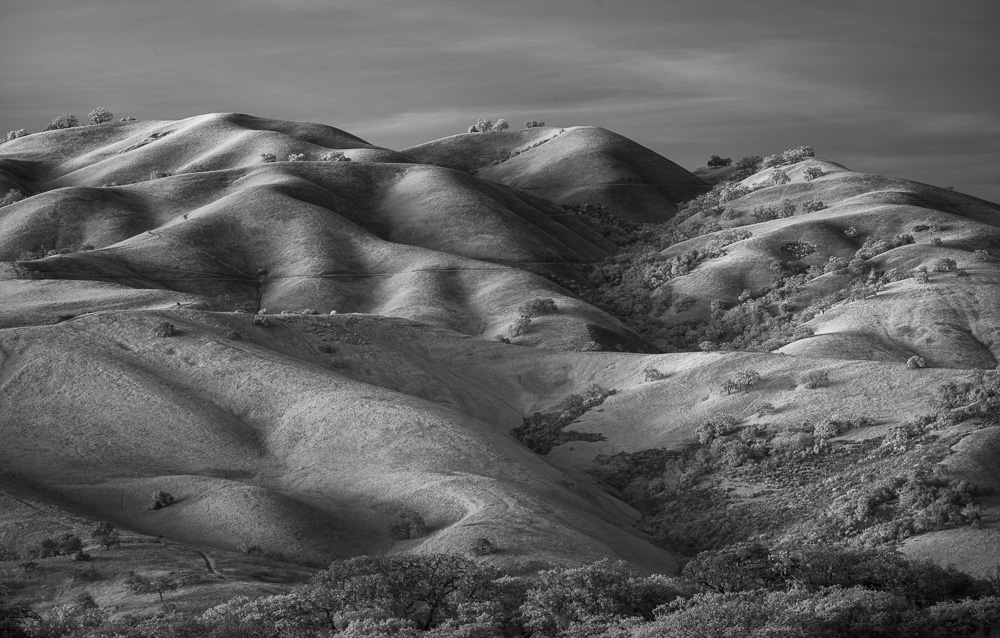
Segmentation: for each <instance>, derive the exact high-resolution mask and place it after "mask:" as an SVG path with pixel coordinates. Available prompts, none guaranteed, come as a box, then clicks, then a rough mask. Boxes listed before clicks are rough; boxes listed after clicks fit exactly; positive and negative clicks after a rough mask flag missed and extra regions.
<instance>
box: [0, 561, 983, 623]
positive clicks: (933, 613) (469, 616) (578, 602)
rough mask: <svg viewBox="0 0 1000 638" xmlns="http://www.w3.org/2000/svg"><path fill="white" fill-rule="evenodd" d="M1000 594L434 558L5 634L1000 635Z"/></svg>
mask: <svg viewBox="0 0 1000 638" xmlns="http://www.w3.org/2000/svg"><path fill="white" fill-rule="evenodd" d="M161 580H162V581H163V582H161ZM127 582H128V583H130V584H129V585H128V587H129V589H130V591H134V592H136V593H151V592H155V593H161V594H162V592H163V591H169V590H171V589H172V588H174V587H175V586H180V583H178V582H177V579H176V578H174V579H170V578H167V579H156V580H150V579H147V578H144V577H142V576H138V575H136V574H134V573H133V574H132V575H130V577H129V579H128V581H127ZM997 595H998V591H997V583H996V581H990V580H979V579H975V578H972V577H970V576H967V575H965V574H961V573H959V572H957V571H955V570H953V569H945V568H941V567H937V566H935V565H933V564H931V563H928V562H917V561H909V560H907V559H905V558H903V557H902V556H900V555H899V554H897V553H895V552H892V551H886V550H862V549H856V550H851V549H844V548H838V547H830V546H790V547H787V548H783V549H781V550H772V549H769V548H767V547H765V546H762V545H759V544H754V543H740V544H737V545H734V546H732V547H729V548H726V549H724V550H719V551H712V552H705V553H703V554H701V555H699V556H698V557H696V558H695V559H694V560H692V561H690V562H689V563H688V564H687V565H686V566H685V567H684V569H683V571H682V573H681V575H680V576H679V577H666V576H662V575H657V574H654V575H650V576H642V575H639V574H638V573H636V572H635V571H634V570H633V569H631V568H630V567H628V566H627V565H625V564H624V563H621V562H617V563H616V562H610V561H601V562H597V563H592V564H589V565H585V566H582V567H557V568H552V569H545V570H542V571H539V572H537V573H534V574H527V575H517V576H512V575H506V574H503V573H501V572H499V571H497V570H495V569H493V568H491V567H489V566H486V565H481V564H477V563H476V562H473V561H472V560H469V559H467V558H464V557H461V556H457V555H451V554H421V555H415V556H393V557H387V556H377V557H376V556H372V557H362V558H354V559H350V560H346V561H337V562H334V563H333V564H332V565H331V566H330V567H329V568H328V569H326V570H324V571H322V572H320V573H318V574H317V575H316V576H315V577H314V578H313V579H312V581H311V582H310V583H309V584H308V585H305V586H302V587H299V588H296V589H294V590H292V591H291V592H289V593H286V594H278V595H272V596H265V597H261V598H256V599H251V598H248V597H245V596H240V597H237V598H234V599H232V600H230V601H229V602H227V603H224V604H222V605H218V606H215V607H212V608H210V609H208V610H207V611H205V612H204V613H201V614H185V613H172V614H157V615H153V616H146V617H142V616H135V615H131V616H129V615H126V616H123V617H119V618H117V619H112V618H110V617H109V615H108V614H107V613H106V612H105V611H104V610H102V609H99V608H98V607H97V605H96V603H94V601H93V598H90V597H81V599H80V600H79V601H78V602H77V603H76V604H74V605H69V606H66V607H63V608H60V609H56V610H54V611H53V612H51V613H49V614H46V615H44V616H43V615H40V614H37V613H35V612H33V611H32V610H31V609H29V608H27V607H24V606H20V605H15V604H12V603H10V602H9V601H8V600H7V595H6V592H4V591H2V590H0V630H2V631H4V632H5V633H4V635H5V636H11V637H12V638H22V637H33V638H41V637H42V636H44V637H46V638H71V637H72V638H83V637H86V636H116V637H121V638H133V637H134V638H138V637H140V636H143V637H144V636H151V635H155V636H159V637H160V638H182V637H184V638H187V637H189V636H204V637H208V638H228V637H231V636H299V637H302V638H308V637H315V638H320V637H324V636H338V635H343V636H353V637H356V638H362V637H367V638H376V637H378V638H382V637H386V636H395V637H398V638H419V637H421V636H428V637H430V638H480V637H482V638H487V637H488V638H596V637H597V636H607V637H614V638H654V637H665V638H672V637H678V638H679V637H684V638H690V637H699V636H704V637H706V638H707V637H709V636H736V635H740V636H782V637H783V638H807V637H810V638H811V637H817V636H822V637H830V638H832V637H837V636H872V637H877V636H886V637H888V636H896V635H907V636H914V637H916V638H920V637H932V636H973V635H976V634H977V633H978V632H983V631H988V630H989V629H990V628H991V627H993V626H996V625H997V624H1000V598H998V597H997Z"/></svg>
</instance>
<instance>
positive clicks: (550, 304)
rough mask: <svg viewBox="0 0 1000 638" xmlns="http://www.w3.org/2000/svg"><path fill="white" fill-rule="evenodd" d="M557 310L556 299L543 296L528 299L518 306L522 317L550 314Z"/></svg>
mask: <svg viewBox="0 0 1000 638" xmlns="http://www.w3.org/2000/svg"><path fill="white" fill-rule="evenodd" d="M557 310H558V309H557V308H556V302H555V300H554V299H551V298H547V299H543V298H541V297H536V298H534V299H532V300H530V301H526V302H524V303H523V304H521V305H520V306H518V308H517V312H518V313H519V314H520V315H521V316H522V317H528V318H529V319H530V318H532V317H536V316H538V315H549V314H552V313H554V312H556V311H557Z"/></svg>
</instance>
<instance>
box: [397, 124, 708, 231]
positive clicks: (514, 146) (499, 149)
mask: <svg viewBox="0 0 1000 638" xmlns="http://www.w3.org/2000/svg"><path fill="white" fill-rule="evenodd" d="M403 153H404V154H405V155H407V156H409V157H413V158H414V159H416V160H417V161H421V162H425V163H428V164H438V165H441V166H449V167H452V168H456V169H458V170H472V171H475V172H476V174H477V175H478V176H479V177H482V178H483V179H487V180H490V181H495V182H500V183H502V184H507V185H509V186H515V187H517V188H518V189H521V190H523V191H527V192H529V193H531V194H533V195H537V196H539V197H544V198H546V199H550V200H552V201H554V202H558V203H560V204H564V203H592V204H603V205H605V206H607V207H608V208H609V209H610V210H612V211H614V212H615V213H616V214H618V215H620V216H622V217H623V218H625V219H628V220H630V221H636V222H662V221H666V220H668V219H670V218H671V217H672V216H673V215H674V213H675V212H676V211H677V207H676V205H677V203H678V202H682V201H685V200H688V199H691V198H692V197H694V196H696V195H698V194H700V193H703V192H705V191H706V190H708V186H707V185H706V184H705V182H703V181H702V180H701V179H699V178H697V177H695V176H694V175H692V174H691V173H689V172H688V171H686V170H685V169H683V168H681V167H680V166H678V165H677V164H675V163H673V162H671V161H670V160H668V159H666V158H664V157H662V156H660V155H658V154H657V153H655V152H653V151H651V150H649V149H647V148H645V147H643V146H641V145H639V144H637V143H635V142H633V141H632V140H629V139H628V138H625V137H623V136H621V135H618V134H617V133H613V132H611V131H608V130H605V129H602V128H597V127H591V126H576V127H571V128H566V129H555V128H539V129H528V130H526V131H500V132H489V133H467V134H463V135H454V136H452V137H446V138H444V139H441V140H437V141H434V142H428V143H426V144H421V145H419V146H414V147H411V148H408V149H405V150H404V151H403ZM505 157H509V159H505V160H503V161H499V163H497V164H495V165H494V160H500V159H502V158H505Z"/></svg>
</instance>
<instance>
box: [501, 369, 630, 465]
mask: <svg viewBox="0 0 1000 638" xmlns="http://www.w3.org/2000/svg"><path fill="white" fill-rule="evenodd" d="M615 393H616V391H615V390H609V389H607V388H604V387H601V386H600V385H597V384H596V383H595V384H592V385H591V386H590V387H588V388H587V390H586V392H585V393H584V394H583V395H579V394H571V395H569V396H568V397H566V399H564V400H563V402H562V403H561V404H560V405H559V407H558V408H557V409H556V410H554V411H552V412H535V413H534V414H532V415H531V416H528V417H524V422H523V423H522V424H521V425H520V426H518V427H516V428H514V429H512V430H511V431H510V433H511V436H513V437H514V438H515V439H517V440H518V441H520V442H521V443H523V444H524V445H525V446H527V447H528V448H529V449H530V450H532V451H533V452H536V453H538V454H548V453H549V452H551V451H552V448H554V447H555V446H557V445H562V444H563V443H567V442H569V441H603V440H604V435H603V434H595V433H589V432H577V431H575V430H566V429H565V428H566V427H567V426H569V425H570V424H571V423H573V422H574V421H576V420H577V419H578V418H580V417H581V416H583V415H584V414H585V413H587V412H588V411H589V410H592V409H594V408H596V407H597V406H599V405H601V404H602V403H604V400H605V399H607V398H608V397H609V396H611V395H613V394H615Z"/></svg>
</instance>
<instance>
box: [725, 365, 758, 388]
mask: <svg viewBox="0 0 1000 638" xmlns="http://www.w3.org/2000/svg"><path fill="white" fill-rule="evenodd" d="M758 381H760V373H759V372H757V371H756V370H744V371H742V372H739V373H737V374H736V376H734V377H732V378H731V379H729V380H728V381H726V382H725V383H723V384H722V389H723V390H725V391H726V394H732V392H733V391H734V390H739V389H740V388H743V391H744V392H749V391H750V388H752V387H753V386H755V385H757V382H758Z"/></svg>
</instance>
